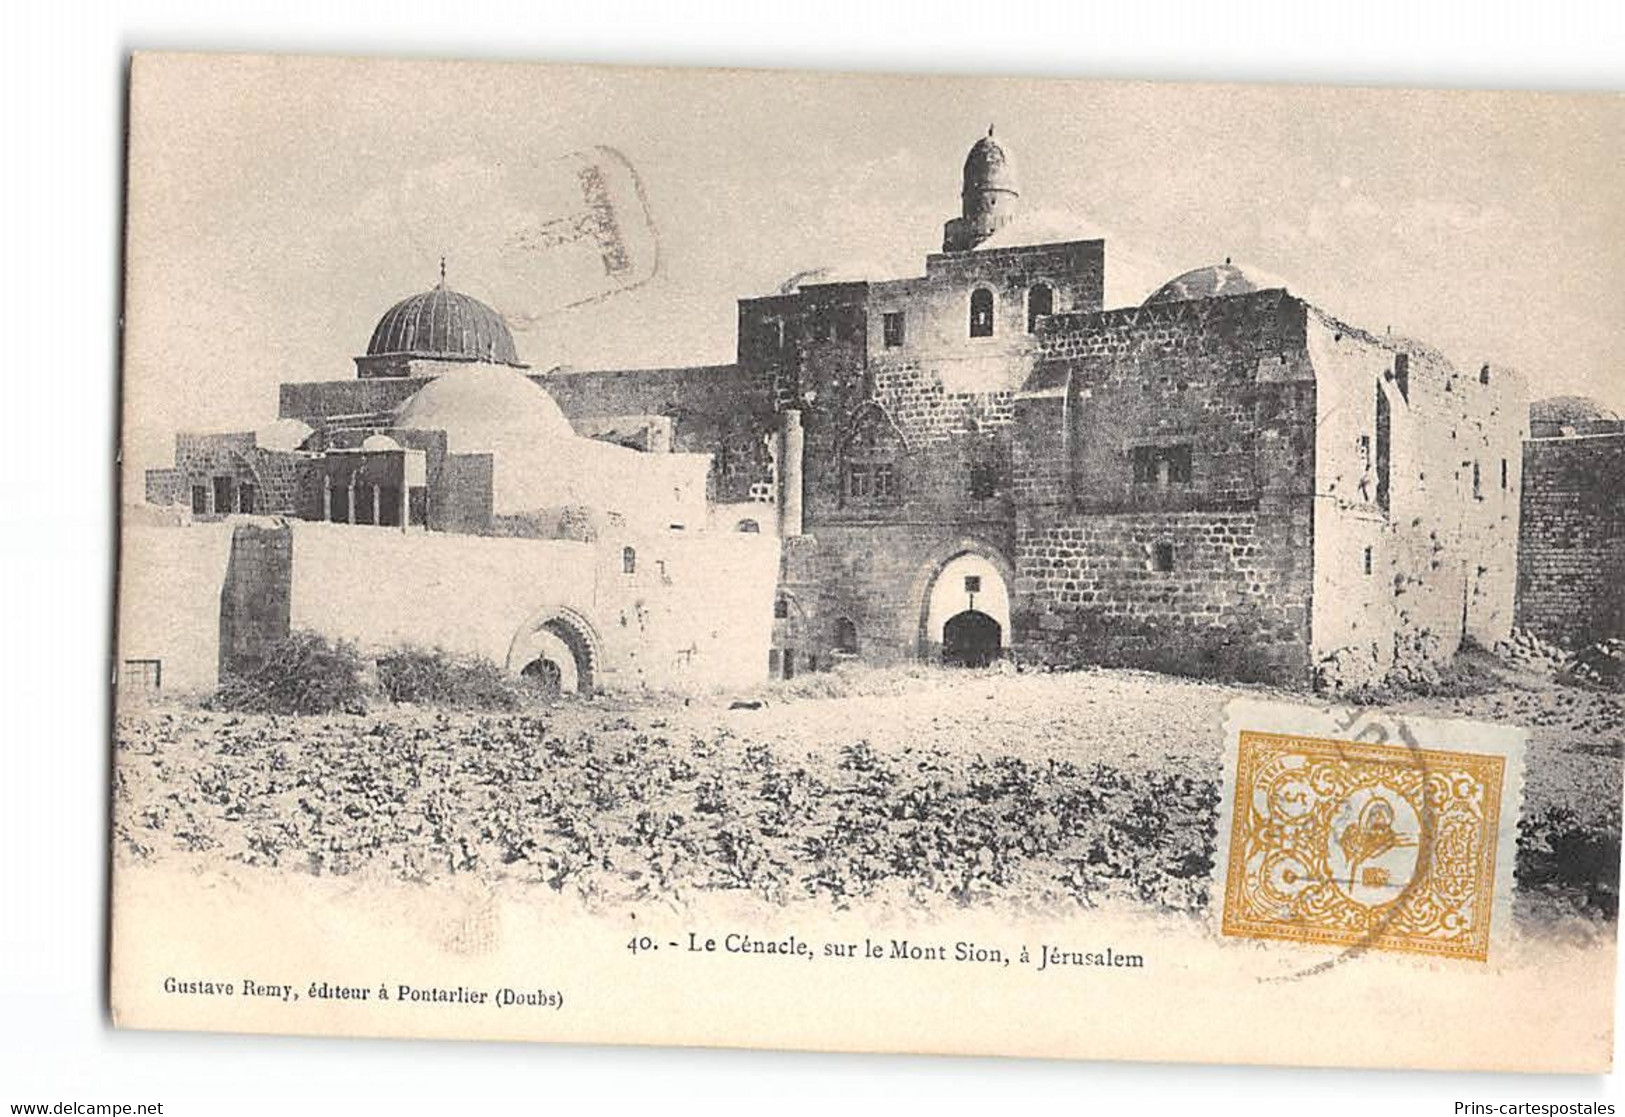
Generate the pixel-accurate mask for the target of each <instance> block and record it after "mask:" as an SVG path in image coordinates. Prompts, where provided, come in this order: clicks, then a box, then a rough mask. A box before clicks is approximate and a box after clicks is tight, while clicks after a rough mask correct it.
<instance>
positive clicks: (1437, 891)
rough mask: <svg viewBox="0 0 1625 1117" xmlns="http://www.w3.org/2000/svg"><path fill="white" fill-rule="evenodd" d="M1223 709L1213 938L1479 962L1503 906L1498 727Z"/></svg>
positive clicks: (1510, 792) (1506, 818) (1514, 757)
mask: <svg viewBox="0 0 1625 1117" xmlns="http://www.w3.org/2000/svg"><path fill="white" fill-rule="evenodd" d="M1306 716H1307V717H1308V718H1309V719H1311V720H1318V721H1321V722H1323V723H1324V724H1323V725H1322V727H1321V730H1320V731H1319V732H1307V733H1305V732H1297V731H1282V730H1281V729H1279V728H1277V727H1279V726H1280V725H1281V724H1282V723H1281V719H1280V716H1279V714H1278V713H1276V714H1273V715H1272V714H1270V713H1267V712H1263V711H1260V712H1258V713H1256V714H1255V715H1254V716H1252V717H1246V716H1242V717H1237V716H1236V714H1235V713H1234V712H1233V713H1232V717H1231V731H1230V732H1229V733H1228V734H1227V748H1228V750H1229V752H1230V755H1229V756H1227V763H1226V775H1227V779H1226V786H1225V789H1224V793H1225V808H1226V814H1227V818H1226V820H1225V825H1224V826H1223V827H1222V829H1221V830H1220V834H1219V841H1220V856H1221V858H1222V864H1223V865H1224V899H1223V908H1222V923H1221V931H1222V933H1223V934H1224V935H1227V936H1233V937H1241V938H1254V939H1280V940H1289V941H1293V942H1298V943H1303V944H1313V945H1320V946H1333V947H1344V948H1357V949H1372V950H1384V951H1395V952H1400V953H1405V954H1414V955H1421V956H1427V957H1433V958H1451V959H1462V960H1469V961H1476V962H1484V961H1487V960H1488V959H1489V956H1490V950H1491V937H1492V929H1494V930H1495V931H1500V930H1502V929H1503V928H1502V927H1500V926H1499V925H1498V924H1499V923H1502V922H1504V921H1505V919H1506V918H1507V916H1505V915H1503V916H1501V917H1499V919H1498V917H1497V916H1496V914H1495V913H1496V910H1497V908H1505V907H1506V906H1507V901H1509V900H1510V896H1509V895H1508V893H1510V890H1511V882H1512V876H1511V871H1510V870H1511V866H1510V864H1509V862H1510V861H1511V860H1512V858H1513V857H1514V854H1515V849H1516V844H1515V834H1516V825H1517V799H1518V791H1519V776H1520V772H1519V771H1518V767H1517V765H1518V761H1519V759H1520V752H1521V750H1514V749H1509V748H1508V747H1507V744H1508V742H1507V741H1506V739H1505V738H1506V732H1507V731H1506V730H1505V729H1504V728H1502V727H1488V726H1485V727H1480V728H1481V729H1482V730H1483V731H1485V736H1484V738H1483V741H1484V743H1483V745H1482V746H1481V747H1476V748H1475V747H1474V746H1473V744H1472V743H1471V742H1472V739H1473V730H1472V728H1471V727H1467V726H1463V725H1460V724H1452V725H1451V726H1450V728H1451V729H1453V730H1454V732H1450V733H1444V732H1441V731H1440V730H1439V729H1438V728H1436V727H1433V726H1421V725H1416V724H1412V723H1410V722H1406V721H1404V720H1403V719H1400V718H1396V717H1393V716H1392V715H1386V716H1385V715H1381V714H1373V713H1371V712H1368V711H1353V712H1344V713H1342V714H1341V715H1340V714H1339V713H1338V712H1337V711H1336V710H1334V709H1327V710H1323V711H1321V710H1308V711H1303V712H1301V713H1300V714H1299V715H1298V716H1297V717H1296V718H1295V719H1294V721H1295V722H1296V723H1297V724H1298V725H1300V726H1301V724H1302V722H1303V720H1304V718H1305V717H1306Z"/></svg>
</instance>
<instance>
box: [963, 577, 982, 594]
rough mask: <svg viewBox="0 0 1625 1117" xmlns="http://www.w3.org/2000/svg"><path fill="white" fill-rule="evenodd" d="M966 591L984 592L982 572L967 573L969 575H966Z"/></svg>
mask: <svg viewBox="0 0 1625 1117" xmlns="http://www.w3.org/2000/svg"><path fill="white" fill-rule="evenodd" d="M965 592H966V593H981V592H982V576H981V575H980V574H967V575H965Z"/></svg>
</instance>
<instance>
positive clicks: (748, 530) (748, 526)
mask: <svg viewBox="0 0 1625 1117" xmlns="http://www.w3.org/2000/svg"><path fill="white" fill-rule="evenodd" d="M734 530H735V531H741V532H744V533H745V534H746V535H756V534H758V533H759V532H761V530H762V525H761V524H759V523H757V522H756V521H755V520H740V521H739V522H738V523H737V524H735V525H734Z"/></svg>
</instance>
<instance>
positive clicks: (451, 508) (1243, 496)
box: [151, 129, 1527, 685]
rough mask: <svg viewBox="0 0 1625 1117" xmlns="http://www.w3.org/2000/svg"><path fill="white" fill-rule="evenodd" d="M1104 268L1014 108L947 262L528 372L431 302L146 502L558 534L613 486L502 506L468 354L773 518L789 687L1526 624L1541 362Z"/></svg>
mask: <svg viewBox="0 0 1625 1117" xmlns="http://www.w3.org/2000/svg"><path fill="white" fill-rule="evenodd" d="M1105 268H1106V245H1105V243H1104V242H1103V241H1102V240H1101V239H1098V238H1091V237H1079V238H1077V239H1059V240H1058V239H1056V238H1055V237H1054V235H1053V233H1052V232H1051V231H1050V230H1048V229H1045V228H1040V227H1039V225H1038V223H1037V222H1036V221H1031V222H1029V220H1027V219H1024V217H1023V214H1022V209H1021V190H1020V187H1019V184H1018V182H1017V179H1016V174H1015V164H1014V161H1013V159H1012V158H1011V156H1010V154H1009V152H1008V151H1007V150H1006V149H1005V148H1004V147H1003V145H1002V144H1001V143H1000V142H998V141H997V140H995V139H994V136H993V134H992V130H991V129H990V130H989V133H988V135H986V136H985V137H983V138H981V139H979V140H978V141H977V142H976V144H975V145H974V146H973V147H972V149H971V151H970V153H969V155H968V157H967V158H966V160H965V164H964V168H963V175H962V179H961V192H960V206H959V213H958V215H957V216H954V217H952V218H951V219H949V220H948V221H947V223H946V224H945V227H944V233H943V241H942V250H941V251H940V252H937V253H933V254H930V255H928V256H927V257H926V258H925V261H924V268H923V274H920V275H918V276H914V277H910V278H903V279H885V280H881V279H865V278H863V277H861V276H849V275H842V274H832V273H828V272H803V273H800V274H798V275H796V276H793V277H792V278H791V279H790V280H787V281H786V282H785V284H784V285H783V286H782V287H781V288H780V289H779V290H777V291H776V292H774V293H772V294H769V295H765V296H760V297H748V298H742V299H740V301H739V304H738V332H737V353H736V359H735V361H734V362H733V363H731V364H727V365H716V366H695V367H682V368H661V369H623V370H599V371H582V372H563V371H559V372H553V373H536V372H527V371H525V370H523V369H522V368H520V367H519V366H518V362H517V357H516V355H515V354H514V352H513V350H512V347H511V340H510V341H508V342H507V343H504V340H503V335H504V334H505V331H501V332H499V331H496V330H494V329H492V328H491V327H490V323H489V321H488V320H487V319H486V318H485V317H483V316H482V314H481V313H480V311H479V310H478V309H476V307H477V306H478V304H475V306H468V305H466V304H463V303H460V302H458V299H462V298H466V297H464V296H457V297H455V298H453V297H452V296H451V295H450V294H440V295H437V294H435V293H433V292H431V293H428V294H426V295H423V296H416V297H415V298H416V299H417V300H419V301H418V302H416V303H414V302H413V300H407V302H406V303H403V304H402V306H401V307H398V308H395V309H393V310H391V311H390V313H389V314H387V315H386V316H385V319H384V321H383V322H381V323H380V325H379V328H378V330H377V331H375V332H374V335H373V338H372V342H371V344H370V345H369V346H368V352H367V354H366V355H365V356H363V357H361V358H358V360H357V372H358V375H357V376H356V377H355V378H353V379H347V380H339V381H322V382H310V383H293V384H285V385H283V387H282V392H281V400H280V415H279V418H278V421H277V424H275V425H274V427H273V428H268V430H267V432H266V435H267V437H263V438H262V437H261V436H259V435H255V436H251V437H250V436H239V438H238V441H236V442H232V443H230V444H229V445H227V444H224V443H222V444H220V445H219V446H214V445H213V444H211V448H210V449H209V450H208V451H207V452H204V451H203V450H201V449H199V448H197V447H196V446H195V445H194V444H193V443H190V442H184V441H183V443H182V444H180V445H178V446H177V463H176V466H175V468H174V470H173V471H167V472H160V473H159V474H157V475H155V477H154V478H153V481H152V491H151V495H152V498H153V499H155V500H159V501H165V500H171V499H178V500H179V501H180V502H181V503H182V504H185V503H186V502H187V500H190V501H191V506H192V508H193V509H194V510H195V511H196V512H197V513H198V515H199V516H204V517H207V516H209V515H215V514H218V513H219V510H220V509H221V508H222V507H226V508H230V507H231V500H232V499H233V494H235V499H236V500H237V501H238V504H239V506H241V504H242V493H243V483H244V479H245V478H250V477H254V478H261V479H258V480H252V479H251V480H248V482H247V483H248V484H249V485H250V486H251V490H250V491H251V493H252V506H253V507H254V508H255V509H256V510H261V509H263V510H269V509H268V508H267V507H266V502H267V501H269V500H272V499H273V498H272V497H271V496H270V495H269V494H271V493H272V492H275V493H276V494H278V495H277V496H276V497H275V498H274V499H275V501H277V502H280V505H281V507H279V509H278V510H280V511H284V512H286V513H288V514H290V515H295V516H299V517H303V518H306V519H328V520H332V519H338V518H343V517H340V516H339V515H338V514H337V511H336V510H337V509H339V508H341V507H342V509H343V510H344V513H345V516H347V517H354V518H357V520H358V522H377V523H383V522H385V519H386V518H389V517H393V518H394V519H391V520H390V522H400V523H403V524H407V525H411V526H421V527H425V528H428V529H430V532H431V533H434V532H437V531H438V532H459V533H472V534H504V533H512V534H529V535H540V536H546V535H548V534H549V533H553V534H564V533H567V532H568V531H569V530H572V529H571V528H569V527H568V526H567V524H566V520H567V519H568V518H569V517H568V516H567V515H566V511H567V510H568V509H569V508H574V507H577V504H576V503H572V502H573V501H583V502H585V503H587V504H595V502H596V504H599V505H601V504H602V499H601V498H600V497H597V496H593V497H590V498H589V497H586V496H581V495H579V494H577V495H575V496H572V497H571V498H570V500H569V501H566V500H565V499H563V498H562V497H561V498H559V499H556V500H555V499H553V498H552V497H548V498H547V499H546V500H540V501H538V500H532V499H527V500H525V501H521V502H520V503H521V504H523V505H524V506H525V507H524V508H522V509H521V508H518V507H516V506H508V505H507V504H505V502H504V501H503V500H502V499H499V498H498V494H499V493H500V492H502V491H503V486H502V484H500V483H498V482H496V481H494V480H493V479H492V478H491V477H490V476H489V474H488V470H489V469H490V465H489V464H488V461H487V460H486V459H487V458H488V457H489V455H486V454H484V453H483V452H477V453H474V454H466V453H465V452H464V449H463V448H462V447H461V446H459V444H458V439H457V437H456V435H455V432H453V433H452V434H451V435H450V436H449V437H448V436H447V435H446V434H445V432H444V431H442V430H440V429H437V428H439V427H441V426H443V425H446V421H445V420H442V419H441V418H438V417H433V418H430V419H428V420H423V421H416V420H414V418H413V412H414V406H413V405H411V404H409V403H408V401H409V400H411V399H413V398H416V397H419V395H420V393H424V394H428V393H431V392H432V391H433V390H434V386H435V383H436V381H437V380H439V379H444V380H446V381H447V382H450V381H451V379H452V377H451V373H452V372H453V371H455V369H454V366H457V365H460V364H462V363H465V362H470V361H473V362H482V363H483V364H484V365H485V366H486V367H488V368H491V369H501V370H503V375H505V376H507V377H509V379H510V381H511V380H512V379H514V378H522V377H525V376H528V377H529V379H530V380H531V381H532V382H534V383H535V384H536V385H539V386H542V387H545V389H546V395H547V396H548V397H550V399H551V401H555V402H556V403H557V405H558V407H559V409H560V410H561V411H562V414H563V416H565V417H567V420H568V423H567V425H569V426H572V427H573V428H574V430H575V431H577V432H580V433H581V434H582V435H587V436H592V438H593V440H594V441H595V442H597V443H598V444H600V445H603V446H604V447H605V451H606V452H607V451H611V450H613V451H615V452H617V453H621V454H631V455H633V457H636V458H644V459H656V460H661V461H666V460H668V459H669V461H670V462H672V463H676V462H680V461H684V460H687V459H690V458H694V457H695V456H702V457H703V460H704V461H705V463H706V468H705V471H704V473H703V475H702V474H700V473H688V472H683V471H682V470H677V473H680V474H681V475H682V476H683V477H685V478H687V479H688V483H689V484H691V485H694V486H696V487H698V486H699V485H700V484H701V483H702V481H703V487H704V492H703V494H701V495H700V496H697V497H696V498H695V499H694V501H691V502H690V503H687V504H685V505H684V506H683V510H682V511H680V512H679V511H672V512H670V513H667V512H665V511H662V512H661V514H660V516H656V517H655V518H656V519H657V520H658V519H659V518H660V517H661V516H668V517H676V519H677V520H678V521H681V522H683V523H684V524H685V526H687V527H694V526H696V523H695V521H696V520H698V519H699V518H700V515H699V513H698V512H697V511H690V509H698V508H699V507H700V506H701V504H703V506H704V508H705V509H706V511H705V514H704V520H705V526H706V527H708V528H711V529H714V530H716V531H717V532H718V534H723V533H727V532H730V531H731V532H733V533H734V534H740V535H757V536H763V537H768V538H773V537H777V540H778V542H779V543H780V544H781V545H782V557H781V560H780V568H779V573H778V585H777V592H776V596H775V598H774V600H773V601H772V602H771V610H772V617H771V648H770V649H768V650H767V653H766V656H765V661H764V662H763V664H762V668H763V670H765V671H771V672H772V673H774V674H777V675H782V676H789V675H793V674H796V673H799V672H803V671H807V670H816V669H819V668H822V667H825V666H828V665H829V664H831V663H834V662H838V661H841V660H843V659H860V660H863V661H866V662H873V663H887V662H897V661H904V660H911V659H916V658H924V659H928V660H939V659H940V660H946V661H948V662H952V663H961V664H980V663H986V662H989V661H991V660H993V659H996V658H999V657H1003V656H1012V655H1013V656H1016V657H1018V658H1020V659H1022V660H1024V661H1028V662H1034V663H1051V664H1061V665H1067V664H1076V663H1083V662H1102V663H1119V664H1131V665H1139V666H1146V667H1152V668H1156V669H1161V670H1169V671H1177V672H1182V673H1194V674H1203V675H1220V676H1230V677H1243V678H1256V679H1268V680H1273V681H1278V682H1283V683H1287V684H1290V685H1309V684H1311V683H1314V682H1316V681H1319V682H1321V683H1324V684H1328V685H1350V684H1354V683H1357V682H1362V681H1368V680H1372V679H1375V678H1378V677H1381V676H1383V675H1384V674H1386V673H1388V672H1389V671H1392V670H1394V669H1395V668H1399V669H1402V670H1409V669H1422V670H1426V669H1428V668H1429V667H1431V666H1433V665H1437V664H1438V663H1440V662H1442V661H1443V660H1445V659H1447V658H1448V657H1449V656H1450V655H1451V654H1453V653H1454V651H1455V650H1456V649H1457V648H1458V647H1459V646H1460V644H1461V642H1462V641H1463V640H1464V639H1466V638H1472V639H1476V640H1479V641H1482V642H1485V643H1491V642H1493V641H1495V640H1497V639H1499V638H1501V637H1503V636H1504V635H1505V634H1506V632H1507V631H1508V629H1509V627H1510V625H1511V622H1512V611H1513V598H1514V586H1515V571H1516V556H1515V547H1516V544H1517V539H1518V516H1519V492H1520V487H1521V475H1522V471H1523V466H1524V457H1523V454H1522V452H1521V449H1520V447H1521V443H1522V440H1523V438H1524V436H1525V434H1526V431H1525V424H1526V414H1527V401H1526V399H1525V391H1524V387H1523V384H1522V381H1521V378H1520V377H1519V376H1518V375H1517V374H1516V373H1514V372H1512V371H1511V370H1509V369H1504V368H1499V367H1495V366H1491V365H1488V364H1484V365H1482V366H1480V367H1479V368H1477V369H1476V370H1465V371H1464V370H1460V369H1457V368H1456V367H1455V366H1453V365H1452V364H1451V363H1450V362H1449V361H1447V360H1446V359H1445V358H1444V357H1443V356H1442V355H1440V354H1439V353H1437V352H1436V351H1434V350H1432V349H1430V348H1429V347H1427V346H1426V345H1423V344H1421V343H1419V342H1415V341H1412V340H1408V339H1404V338H1399V337H1392V336H1389V335H1388V334H1387V333H1386V332H1385V331H1384V332H1378V331H1369V330H1362V329H1359V328H1357V327H1355V326H1352V325H1349V324H1347V323H1344V322H1341V321H1339V320H1338V319H1336V318H1334V317H1333V316H1332V315H1330V314H1329V313H1327V312H1326V311H1324V310H1322V309H1320V308H1318V307H1315V306H1313V305H1311V304H1309V303H1307V302H1305V301H1304V300H1303V299H1301V298H1299V297H1297V296H1295V295H1293V294H1292V293H1291V292H1290V291H1289V290H1288V289H1286V288H1285V287H1284V286H1282V285H1281V284H1279V283H1275V282H1273V281H1270V280H1268V279H1266V278H1264V277H1262V276H1260V275H1258V274H1257V273H1254V272H1252V271H1249V270H1247V269H1245V268H1242V267H1239V266H1236V265H1234V264H1232V263H1230V262H1229V261H1225V262H1224V263H1222V264H1215V265H1211V266H1205V267H1199V268H1196V269H1194V270H1191V271H1187V272H1185V273H1183V274H1181V275H1178V276H1177V277H1175V278H1173V279H1171V280H1169V282H1167V283H1166V284H1164V285H1163V286H1162V287H1161V288H1159V289H1158V290H1157V291H1156V292H1154V293H1153V294H1152V295H1151V296H1150V297H1149V298H1148V299H1146V300H1145V301H1144V302H1143V303H1142V304H1140V305H1135V306H1126V307H1115V308H1108V307H1106V306H1105V305H1104V304H1105V297H1104V292H1105V283H1104V279H1105ZM437 290H439V289H437ZM430 301H434V303H435V306H436V307H439V308H440V309H429V308H428V305H427V304H428V303H429V302H430ZM468 302H469V303H473V300H468ZM458 307H461V309H457V308H458ZM485 309H486V310H487V311H488V308H485ZM442 319H444V320H445V321H447V322H448V323H452V324H451V325H449V326H447V327H445V328H442V327H441V326H439V325H438V324H437V323H439V322H441V321H442ZM498 321H500V320H498ZM425 331H427V333H425ZM425 337H428V339H429V340H428V342H427V343H425V341H424V338H425ZM492 375H495V373H493V374H492ZM431 398H432V397H431ZM550 422H551V420H550ZM449 425H451V426H453V427H455V426H456V424H455V423H451V424H449ZM301 430H308V431H309V432H310V435H309V438H310V439H311V441H308V442H306V443H304V446H305V450H304V451H285V450H283V449H281V447H282V446H283V445H285V443H286V442H288V441H290V440H291V439H292V438H293V437H294V435H297V434H298V432H299V431H301ZM380 440H388V442H387V444H386V442H385V441H380ZM612 443H613V444H614V445H610V444H612ZM312 446H315V447H319V448H321V449H322V453H323V455H324V464H323V465H321V466H320V467H312V468H311V469H309V470H306V471H304V472H298V471H295V472H296V473H297V475H298V477H300V478H302V480H301V481H300V484H299V486H298V487H297V491H296V492H295V493H294V494H293V495H292V496H291V497H290V496H288V495H286V494H287V493H288V492H289V489H288V486H287V485H286V484H280V485H276V484H273V483H272V482H271V481H270V480H269V474H268V470H267V466H266V463H267V462H270V461H280V460H281V458H280V457H279V455H283V454H287V453H299V452H308V451H309V448H310V447H312ZM369 447H370V448H369ZM472 448H473V449H476V450H479V449H480V448H479V447H472ZM595 452H596V451H595ZM398 454H405V455H409V456H410V455H417V456H418V457H413V458H412V459H411V461H410V462H401V463H397V462H396V461H395V459H394V458H388V459H387V460H386V458H385V457H383V456H384V455H398ZM501 456H502V455H500V454H498V455H497V460H499V461H500V459H501ZM465 459H467V460H465ZM582 460H583V462H586V461H587V459H582ZM617 460H620V459H617ZM625 460H627V461H630V460H631V459H630V458H628V459H625ZM696 460H701V459H700V458H696ZM531 466H533V467H534V468H535V469H536V470H538V471H540V472H541V473H542V474H545V475H548V476H554V475H555V474H556V473H557V472H558V471H561V470H567V469H568V466H567V465H566V464H565V463H564V462H563V461H562V459H557V460H543V459H542V458H538V459H536V460H535V461H534V462H533V463H529V464H528V465H527V468H530V467H531ZM278 468H280V467H278ZM671 468H673V469H677V467H676V466H675V464H673V465H672V467H671ZM210 470H216V471H217V472H216V473H215V474H212V475H211V474H210ZM578 472H592V473H598V472H601V471H600V470H599V469H598V467H596V466H593V465H586V466H585V467H584V468H583V469H581V470H578ZM228 475H229V476H230V477H233V478H235V480H234V481H232V482H231V483H230V484H229V485H228V484H226V483H225V482H220V481H217V480H216V479H215V478H216V477H219V476H228ZM673 476H676V474H675V473H674V474H673ZM510 483H513V484H519V483H520V482H518V481H511V482H510ZM530 483H531V481H529V480H526V481H524V482H523V484H527V485H528V484H530ZM419 490H421V493H420V492H419ZM352 491H353V492H354V493H357V494H360V495H359V496H352V495H351V494H352ZM338 494H342V496H340V495H338ZM369 497H370V498H371V499H372V501H373V503H372V504H369V503H368V499H369ZM221 498H223V503H222V499H221ZM358 501H359V504H358V503H357V502H358ZM538 504H539V505H541V506H545V507H543V508H542V510H541V511H537V509H536V508H534V507H532V506H536V505H538ZM397 507H398V511H388V510H389V509H395V508H397ZM375 509H376V510H375ZM573 514H574V513H571V515H573ZM626 514H628V515H630V514H631V510H630V509H627V510H626ZM369 516H370V517H372V519H371V520H370V521H369V520H368V519H367V517H369ZM646 526H648V527H649V528H650V529H651V530H653V529H656V528H658V527H659V525H658V524H649V525H646ZM595 530H598V531H599V532H600V533H602V528H601V527H598V528H595Z"/></svg>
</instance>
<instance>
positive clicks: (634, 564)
mask: <svg viewBox="0 0 1625 1117" xmlns="http://www.w3.org/2000/svg"><path fill="white" fill-rule="evenodd" d="M637 572H638V553H637V551H636V550H634V549H633V548H631V547H622V548H621V573H622V574H636V573H637Z"/></svg>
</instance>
